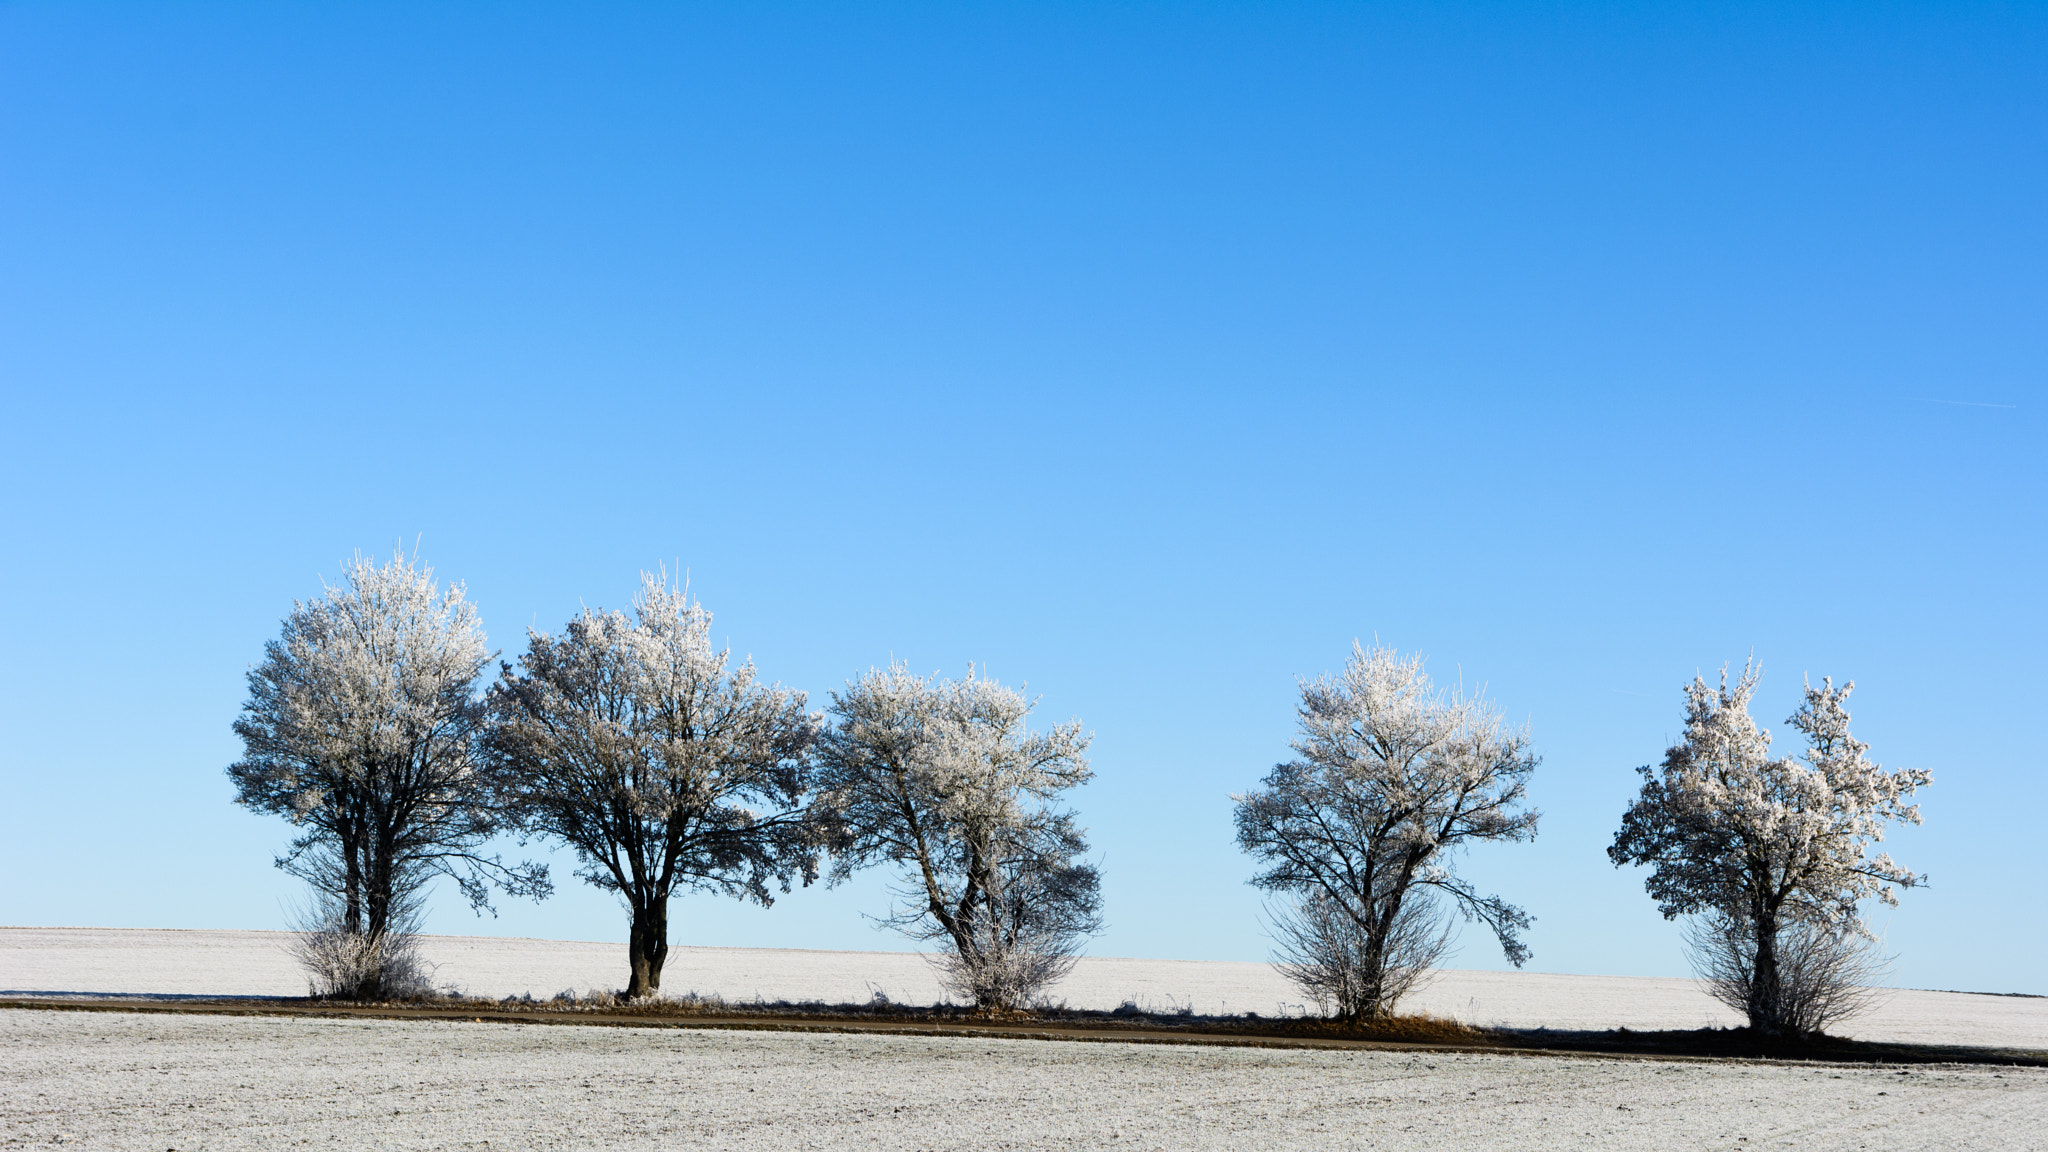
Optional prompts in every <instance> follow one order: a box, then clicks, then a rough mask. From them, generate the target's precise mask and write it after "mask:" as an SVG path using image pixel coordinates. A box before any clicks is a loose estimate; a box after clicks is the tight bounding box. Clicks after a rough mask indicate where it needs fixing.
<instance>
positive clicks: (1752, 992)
mask: <svg viewBox="0 0 2048 1152" xmlns="http://www.w3.org/2000/svg"><path fill="white" fill-rule="evenodd" d="M1685 942H1686V945H1687V947H1688V949H1689V951H1690V953H1691V959H1692V965H1693V972H1694V974H1696V975H1697V976H1698V977H1699V979H1700V982H1701V983H1703V984H1705V985H1706V990H1707V994H1708V995H1710V996H1712V997H1713V998H1714V999H1716V1000H1719V1001H1720V1002H1721V1003H1723V1004H1726V1005H1727V1006H1728V1007H1730V1008H1732V1009H1734V1010H1735V1011H1737V1012H1741V1013H1744V1014H1745V1015H1746V1016H1748V1017H1749V1018H1750V1019H1751V1020H1752V1021H1754V1020H1755V1019H1756V1018H1757V1017H1758V1015H1759V1014H1760V1013H1766V1012H1768V1013H1771V1014H1772V1015H1774V1016H1775V1020H1774V1021H1772V1023H1774V1024H1775V1025H1776V1027H1775V1028H1774V1029H1773V1030H1774V1031H1778V1032H1781V1033H1783V1034H1788V1035H1817V1034H1820V1033H1823V1032H1826V1031H1827V1029H1828V1028H1829V1027H1830V1026H1831V1025H1835V1024H1839V1023H1841V1022H1842V1021H1844V1020H1848V1019H1850V1018H1852V1017H1854V1016H1857V1015H1860V1014H1861V1013H1863V1012H1865V1011H1867V1010H1868V1009H1869V1008H1870V1007H1871V1006H1872V1004H1873V1003H1874V1002H1875V1001H1876V999H1877V997H1878V996H1879V995H1881V992H1880V989H1879V988H1878V987H1877V986H1878V985H1880V984H1882V983H1883V982H1884V981H1885V979H1886V978H1887V977H1889V976H1890V974H1891V960H1890V958H1889V957H1887V956H1884V955H1883V954H1881V953H1880V952H1879V951H1878V943H1877V941H1876V940H1875V939H1874V938H1872V937H1871V936H1869V935H1868V934H1867V933H1865V932H1864V931H1863V930H1862V929H1861V926H1860V925H1857V924H1847V925H1832V924H1825V923H1820V922H1816V921H1811V920H1797V921H1793V922H1791V923H1789V924H1786V925H1784V926H1783V927H1781V928H1780V929H1779V930H1778V933H1777V941H1776V949H1775V950H1776V955H1777V988H1776V989H1775V993H1776V994H1775V996H1773V995H1771V994H1770V992H1769V991H1768V990H1767V989H1766V987H1765V985H1766V984H1767V983H1768V976H1766V977H1765V979H1764V980H1762V981H1760V980H1759V979H1758V966H1757V951H1758V948H1757V930H1756V926H1755V924H1754V923H1753V922H1752V921H1751V920H1750V919H1749V917H1747V916H1744V915H1742V914H1740V913H1731V912H1725V911H1723V912H1713V913H1709V914H1707V915H1704V916H1700V917H1698V918H1696V919H1694V921H1693V922H1692V924H1691V925H1690V926H1689V927H1688V928H1687V929H1686V934H1685Z"/></svg>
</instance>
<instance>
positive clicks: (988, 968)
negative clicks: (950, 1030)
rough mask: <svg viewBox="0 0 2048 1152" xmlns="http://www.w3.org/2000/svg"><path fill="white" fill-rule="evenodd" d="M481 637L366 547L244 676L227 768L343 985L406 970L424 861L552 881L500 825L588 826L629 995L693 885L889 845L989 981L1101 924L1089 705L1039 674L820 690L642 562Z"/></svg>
mask: <svg viewBox="0 0 2048 1152" xmlns="http://www.w3.org/2000/svg"><path fill="white" fill-rule="evenodd" d="M489 659H490V655H489V653H488V652H487V650H486V644H485V640H484V636H483V631H482V628H481V625H480V623H479V622H478V619H477V616H476V613H475V611H474V609H473V608H472V607H471V606H470V605H469V604H468V603H467V602H466V600H465V599H464V595H463V590H462V588H461V587H460V586H454V587H450V588H448V589H446V590H443V589H441V588H439V587H438V586H437V585H436V583H435V581H434V579H433V574H432V572H431V571H430V570H428V569H425V568H422V567H420V566H418V565H417V564H416V563H415V562H414V561H412V560H410V559H408V558H407V557H405V556H403V555H400V556H398V557H396V558H394V559H393V560H392V561H391V562H390V563H388V564H385V565H382V566H379V565H377V564H374V563H372V562H371V561H369V560H367V559H364V558H362V557H357V558H356V560H355V561H354V562H353V563H352V564H351V565H349V567H348V568H347V570H346V572H345V574H344V578H343V581H342V583H341V584H340V585H339V586H336V587H332V588H329V589H327V593H326V595H325V596H323V597H322V598H320V599H318V600H316V601H313V602H311V603H306V604H297V605H294V607H293V610H292V613H291V615H290V616H289V617H288V618H287V619H286V621H285V625H284V628H283V632H282V634H281V635H280V636H279V637H278V639H276V640H273V641H271V642H270V643H269V645H268V646H267V647H266V649H265V654H264V660H263V661H262V663H261V664H259V665H258V666H257V667H256V668H255V669H254V670H253V671H251V673H250V675H249V685H250V692H249V698H248V701H247V702H246V703H245V705H244V707H243V711H242V715H241V718H240V719H239V720H238V721H237V722H236V724H235V731H236V732H237V734H239V735H240V736H241V737H242V740H243V743H244V746H245V750H246V755H245V756H244V758H243V759H242V760H241V761H239V762H237V763H236V764H234V765H233V766H232V767H230V768H229V769H228V775H229V776H230V777H231V778H232V779H233V780H234V782H235V785H236V789H237V800H238V801H239V802H240V803H242V804H245V805H247V806H249V807H251V808H254V809H257V810H259V811H263V812H268V813H274V814H277V815H281V816H283V817H285V818H287V819H289V820H291V821H292V822H293V823H294V824H296V825H297V826H298V827H299V828H300V830H301V835H300V836H299V837H298V839H296V840H295V841H293V843H292V845H291V847H290V849H289V850H288V851H287V852H286V853H285V854H284V855H283V856H281V857H280V858H279V860H278V865H279V866H280V867H282V868H285V869H286V870H288V871H290V872H291V873H293V874H294V875H296V876H299V877H301V878H302V879H304V880H305V881H306V882H307V883H308V884H309V885H310V886H311V888H312V889H313V891H314V893H315V894H316V901H317V905H316V908H315V910H314V912H313V914H312V916H311V920H312V923H310V924H308V925H307V926H306V927H307V929H308V931H307V932H306V933H305V934H304V935H305V937H306V938H307V939H308V940H311V941H313V942H314V944H313V945H312V946H310V947H309V948H307V949H302V950H304V951H309V952H311V953H313V959H314V960H315V961H316V966H319V967H321V968H322V970H323V972H324V974H325V975H326V977H327V979H326V983H328V985H329V987H328V988H327V989H326V991H329V992H331V993H334V994H340V995H348V996H356V997H374V996H381V995H389V994H392V993H394V992H397V991H401V990H403V985H404V984H405V983H406V982H408V981H409V980H411V979H412V973H411V971H410V970H409V969H408V968H407V966H406V964H405V963H404V962H403V961H404V957H405V952H404V944H405V940H406V937H407V936H408V933H409V929H410V928H411V927H412V924H411V923H410V922H409V921H408V915H409V913H411V912H412V911H413V910H414V909H416V908H417V902H418V896H419V894H420V892H421V891H422V889H423V887H424V885H426V884H427V883H428V882H430V881H431V880H432V879H434V878H435V877H437V876H446V877H449V878H451V879H453V880H454V881H455V882H456V883H457V884H458V885H459V886H460V888H461V890H462V891H463V892H464V894H465V895H466V896H467V897H468V898H469V900H470V902H471V904H472V905H473V906H476V907H478V908H485V907H488V904H489V900H490V898H491V895H492V892H493V891H494V890H497V891H505V892H509V893H512V894H515V895H524V896H533V897H543V896H546V895H547V894H548V892H549V891H550V887H551V885H550V879H549V876H548V873H547V869H546V868H545V866H543V865H539V864H535V863H531V862H525V863H517V864H508V863H506V862H505V861H504V860H502V859H501V858H500V857H498V856H486V855H484V854H483V853H482V850H481V846H482V845H483V844H484V842H485V841H486V840H488V839H490V838H491V837H493V836H495V835H498V834H500V833H511V834H514V835H518V836H521V837H525V838H540V839H543V840H547V841H552V842H556V843H559V844H563V845H566V846H568V847H569V848H571V849H573V850H574V851H575V853H576V856H577V859H578V861H579V863H580V867H579V869H578V872H577V874H578V875H579V876H580V877H581V878H583V879H584V880H586V881H588V882H590V883H591V884H594V885H596V886H597V887H599V888H602V889H605V890H608V891H611V892H614V893H616V894H617V895H618V896H619V898H620V900H621V901H622V902H623V903H624V905H625V907H626V910H627V912H628V915H629V917H630V927H629V934H628V946H627V947H628V959H629V964H630V968H631V974H630V977H629V981H628V985H627V989H626V993H627V995H629V996H635V997H637V996H644V995H649V994H652V993H654V992H656V991H658V990H659V988H660V987H661V970H662V965H663V961H664V960H665V958H666V956H667V952H668V905H669V900H670V898H671V897H672V896H673V895H674V894H675V893H676V892H677V891H678V890H679V889H702V890H710V891H715V892H722V893H725V894H728V895H733V896H738V897H741V898H744V899H751V900H755V901H758V902H760V903H762V904H768V903H772V901H773V898H774V896H773V894H774V892H775V891H776V890H778V889H779V890H780V891H783V892H787V891H789V890H790V887H791V885H792V884H793V883H795V882H797V881H799V880H800V881H801V882H803V883H806V884H808V883H810V882H812V881H813V880H816V879H817V878H819V876H820V868H821V863H822V860H823V858H824V857H826V856H828V855H829V857H830V859H831V870H830V874H829V875H830V879H831V880H833V881H839V880H844V879H845V878H847V877H848V876H850V875H852V874H853V873H854V872H855V871H856V870H858V869H860V868H863V867H866V866H870V865H878V864H879V865H889V866H895V867H896V868H897V869H898V870H899V874H900V876H901V879H902V881H903V882H902V883H901V884H900V885H899V890H898V891H899V895H900V896H901V897H902V900H901V901H900V902H899V904H898V906H897V907H896V908H894V909H893V910H892V911H891V913H890V914H889V915H888V917H887V922H889V923H891V924H894V925H895V926H897V927H899V928H901V929H903V930H904V931H906V932H908V933H909V934H911V935H912V936H913V937H916V938H918V939H923V940H935V941H938V942H939V943H940V944H941V945H942V949H943V952H944V956H945V960H946V963H945V965H944V968H943V972H944V974H945V976H946V978H947V980H948V981H949V983H950V984H951V986H952V987H953V988H954V990H955V991H956V992H958V993H960V994H962V995H965V996H967V997H969V998H971V999H972V1000H974V1001H975V1002H976V1003H977V1004H980V1005H983V1006H987V1007H1008V1006H1012V1005H1016V1004H1019V1003H1022V1002H1024V1001H1025V999H1026V998H1028V996H1029V995H1030V994H1031V993H1032V992H1033V991H1034V990H1035V989H1037V988H1039V987H1042V986H1043V985H1045V984H1046V983H1049V982H1050V981H1052V980H1055V979H1057V978H1058V977H1059V976H1060V975H1062V974H1063V973H1064V972H1065V971H1066V969H1067V968H1068V967H1069V966H1070V965H1071V963H1072V960H1073V956H1074V954H1075V951H1076V949H1077V947H1078V945H1079V943H1080V941H1081V940H1082V939H1084V938H1085V937H1086V936H1087V935H1089V934H1091V933H1093V932H1095V931H1097V930H1098V929H1099V927H1100V878H1099V876H1098V874H1097V872H1096V870H1095V868H1094V867H1093V866H1092V865H1091V864H1089V863H1088V862H1087V860H1086V853H1087V842H1086V839H1085V837H1084V836H1083V834H1082V831H1081V829H1080V828H1079V827H1078V825H1077V823H1076V819H1075V816H1074V814H1073V812H1071V811H1070V810H1068V809H1066V808H1065V807H1063V806H1062V804H1061V799H1060V798H1061V795H1062V794H1063V793H1064V792H1065V791H1067V790H1068V789H1070V788H1073V787H1075V786H1076V785H1079V784H1082V783H1084V782H1086V781H1087V779H1088V778H1089V769H1088V762H1087V756H1086V753H1087V747H1088V737H1087V735H1086V734H1085V733H1083V732H1082V731H1081V729H1080V726H1079V725H1078V724H1071V723H1070V724H1064V725H1058V726H1055V727H1053V728H1051V729H1049V730H1044V731H1033V730H1032V729H1031V728H1030V727H1029V726H1028V724H1027V719H1028V717H1029V715H1030V713H1031V709H1032V704H1031V702H1030V701H1029V700H1028V699H1026V698H1025V697H1024V696H1023V695H1022V694H1021V693H1019V692H1017V691H1015V690H1013V689H1010V688H1006V687H1004V686H1003V685H1001V684H999V683H996V682H995V681H993V680H991V679H989V678H987V677H985V676H980V675H976V674H975V673H974V672H973V671H972V670H970V671H969V673H968V675H967V676H966V677H965V678H963V679H960V680H944V679H938V678H932V677H922V676H917V675H913V674H912V673H910V672H909V671H908V670H907V669H905V668H902V667H900V666H894V667H890V668H887V669H876V670H873V671H870V672H869V673H868V674H866V675H865V676H862V677H861V678H859V679H858V680H855V681H853V682H851V683H849V684H848V685H847V687H846V690H845V691H844V692H842V693H835V694H834V695H833V697H832V701H831V705H830V707H829V708H828V709H826V710H825V712H824V713H822V714H821V713H816V712H808V711H806V710H805V703H806V702H805V698H804V695H803V693H801V692H794V691H789V690H786V689H783V688H780V687H778V686H776V685H773V684H763V683H761V682H760V680H759V677H758V676H757V674H756V673H755V670H754V667H753V665H752V663H751V662H744V663H741V664H740V665H739V666H737V667H734V666H732V663H731V660H730V655H729V653H728V652H727V651H725V650H722V649H717V648H714V647H713V645H712V643H711V615H710V613H709V612H707V611H705V610H704V608H703V607H702V606H701V605H699V604H696V603H695V602H693V601H691V600H690V598H689V597H688V595H687V594H686V593H685V592H684V591H683V590H681V589H679V588H676V587H673V586H671V585H670V583H669V582H668V581H667V579H666V578H665V577H660V576H648V577H645V578H644V579H643V583H642V588H641V592H640V595H639V597H638V599H637V600H636V602H635V605H634V611H633V613H632V614H631V615H628V614H626V613H621V612H605V611H600V610H590V609H586V610H585V611H584V612H582V613H581V614H579V615H578V616H577V617H576V618H575V619H573V620H571V621H570V622H569V624H568V626H567V627H566V628H564V629H563V631H562V633H561V634H560V635H559V636H556V635H550V634H547V633H543V632H538V631H534V632H529V634H528V638H527V648H526V651H525V652H524V653H523V654H521V655H520V657H519V658H518V661H517V663H516V665H514V664H503V665H501V666H500V670H499V675H498V676H497V678H496V680H495V681H494V682H493V683H491V684H490V685H489V687H488V689H487V690H485V691H482V692H479V691H478V690H477V689H478V684H479V682H480V681H481V679H482V678H483V675H484V672H485V669H486V667H487V664H488V662H489Z"/></svg>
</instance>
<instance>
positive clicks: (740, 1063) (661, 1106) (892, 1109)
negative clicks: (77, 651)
mask: <svg viewBox="0 0 2048 1152" xmlns="http://www.w3.org/2000/svg"><path fill="white" fill-rule="evenodd" d="M0 1089H4V1090H0V1147H8V1148H11V1147H30V1146H34V1147H39V1148H40V1147H45V1146H50V1145H53V1144H60V1143H61V1144H75V1145H77V1146H80V1147H88V1148H137V1149H143V1148H146V1149H178V1150H190V1149H201V1148H204V1149H223V1150H225V1149H239V1148H266V1149H267V1148H279V1147H286V1146H290V1145H294V1144H312V1145H315V1146H320V1147H347V1148H366V1147H375V1148H403V1149H412V1148H419V1149H428V1148H482V1147H486V1146H488V1147H490V1148H492V1149H515V1150H516V1149H549V1148H607V1149H640V1148H648V1149H653V1148H703V1149H725V1148H731V1149H766V1148H776V1149H784V1148H854V1147H858V1148H863V1149H897V1148H902V1149H911V1148H916V1149H952V1148H975V1149H999V1148H1133V1149H1145V1148H1174V1149H1205V1148H1233V1149H1235V1148H1251V1147H1257V1148H1261V1149H1290V1148H1315V1149H1325V1148H1332V1147H1337V1148H1378V1149H1411V1148H1413V1149H1424V1148H1487V1149H1495V1150H1501V1152H1505V1150H1509V1149H1565V1148H1583V1147H1600V1148H1605V1149H1633V1148H1643V1149H1692V1148H1716V1149H1724V1148H1751V1149H1755V1148H1765V1147H1797V1148H1799V1149H1800V1150H1801V1152H1821V1150H1826V1149H1860V1148H1870V1149H1879V1148H1882V1149H1922V1148H1925V1149H1978V1148H1983V1149H1993V1148H1996V1149H2012V1150H2020V1149H2044V1148H2048V1071H2044V1070H2041V1069H2014V1068H1993V1067H1983V1066H1921V1067H1916V1068H1913V1069H1912V1070H1911V1071H1910V1072H1902V1071H1900V1070H1899V1069H1897V1068H1882V1067H1878V1068H1856V1067H1827V1066H1821V1067H1797V1066H1788V1065H1771V1064H1749V1063H1735V1062H1726V1063H1699V1062H1688V1061H1643V1060H1606V1059H1575V1058H1560V1057H1541V1056H1497V1055H1467V1056H1442V1055H1427V1056H1417V1055H1408V1054H1397V1053H1386V1052H1331V1051H1301V1050H1272V1049H1257V1048H1224V1049H1211V1048H1191V1047H1184V1046H1177V1045H1136V1044H1103V1043H1059V1042H1047V1041H1027V1040H1004V1041H988V1040H973V1039H965V1038H958V1039H955V1038H945V1039H934V1038H925V1037H897V1036H847V1035H830V1034H815V1033H811V1034H795V1035H780V1034H760V1033H728V1032H703V1031H690V1030H681V1029H635V1028H598V1027H582V1026H562V1025H553V1026H520V1025H503V1024H463V1023H441V1022H426V1021H367V1020H357V1021H343V1020H313V1019H301V1018H279V1017H260V1016H259V1017H234V1018H220V1017H206V1016H166V1015H147V1014H139V1013H121V1012H39V1011H28V1010H0Z"/></svg>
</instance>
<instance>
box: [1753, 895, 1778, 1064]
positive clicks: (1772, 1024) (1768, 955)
mask: <svg viewBox="0 0 2048 1152" xmlns="http://www.w3.org/2000/svg"><path fill="white" fill-rule="evenodd" d="M1754 919H1755V923H1756V963H1755V971H1753V972H1751V973H1750V978H1749V1026H1750V1027H1751V1028H1753V1029H1755V1030H1756V1031H1758V1032H1761V1033H1763V1034H1764V1035H1766V1036H1781V1035H1783V1034H1784V1032H1785V986H1784V982H1783V980H1782V979H1781V978H1780V976H1779V972H1778V911H1777V909H1775V908H1772V909H1762V908H1759V909H1758V910H1757V912H1756V916H1755V918H1754Z"/></svg>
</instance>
